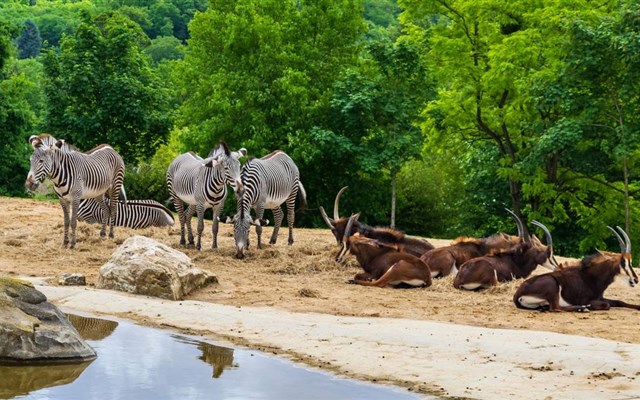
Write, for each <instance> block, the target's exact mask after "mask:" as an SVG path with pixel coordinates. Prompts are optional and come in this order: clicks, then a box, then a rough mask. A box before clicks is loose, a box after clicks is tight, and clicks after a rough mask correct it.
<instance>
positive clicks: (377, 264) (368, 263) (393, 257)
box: [337, 214, 431, 287]
mask: <svg viewBox="0 0 640 400" xmlns="http://www.w3.org/2000/svg"><path fill="white" fill-rule="evenodd" d="M358 216H359V215H357V214H356V215H352V216H351V217H350V218H349V220H348V223H347V226H346V230H345V232H346V234H345V235H344V239H343V241H344V246H343V247H342V250H341V251H340V253H339V254H338V257H337V261H338V262H341V263H343V262H344V258H345V257H346V255H347V253H348V252H351V253H352V254H353V255H354V256H355V257H356V259H357V260H358V263H359V264H360V266H361V267H362V268H363V269H364V272H363V273H359V274H356V276H355V277H354V279H353V280H351V281H349V283H355V284H358V285H364V286H377V287H385V286H387V285H389V286H404V285H407V286H410V287H426V286H431V272H430V271H429V267H427V265H426V264H425V263H424V262H423V261H422V260H420V259H419V258H418V257H416V256H414V255H412V254H409V253H406V252H401V251H399V250H398V245H394V244H389V243H385V242H382V241H380V240H377V239H371V238H367V237H365V236H363V235H361V234H360V233H358V232H356V233H355V234H353V235H351V232H350V231H351V229H352V227H353V224H354V223H355V221H356V220H357V218H358Z"/></svg>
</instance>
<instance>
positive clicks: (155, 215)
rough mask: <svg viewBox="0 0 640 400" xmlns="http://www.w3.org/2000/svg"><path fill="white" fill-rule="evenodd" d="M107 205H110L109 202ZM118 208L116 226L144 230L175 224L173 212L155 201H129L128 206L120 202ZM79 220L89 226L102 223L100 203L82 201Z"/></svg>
mask: <svg viewBox="0 0 640 400" xmlns="http://www.w3.org/2000/svg"><path fill="white" fill-rule="evenodd" d="M107 204H109V203H108V201H107ZM116 208H117V212H116V222H115V225H116V226H122V227H125V228H131V229H143V228H149V227H152V226H155V227H163V226H171V225H173V224H174V223H175V220H174V218H173V214H171V211H169V209H167V208H166V207H165V206H163V205H162V204H161V203H158V202H157V201H155V200H129V199H128V200H127V204H126V205H125V204H124V203H123V202H122V201H118V203H117V205H116ZM78 219H79V220H80V221H84V222H86V223H88V224H96V223H102V221H103V219H104V212H103V211H102V207H101V206H100V203H98V202H97V201H96V200H95V199H82V200H80V209H79V210H78Z"/></svg>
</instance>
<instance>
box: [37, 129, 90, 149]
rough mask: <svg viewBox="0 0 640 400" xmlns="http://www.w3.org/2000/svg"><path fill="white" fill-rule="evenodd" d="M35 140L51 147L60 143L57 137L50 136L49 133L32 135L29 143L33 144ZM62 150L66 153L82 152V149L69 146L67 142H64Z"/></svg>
mask: <svg viewBox="0 0 640 400" xmlns="http://www.w3.org/2000/svg"><path fill="white" fill-rule="evenodd" d="M35 139H39V140H40V142H42V144H44V145H47V146H49V147H51V146H53V145H55V144H56V143H57V142H58V139H56V138H55V137H53V135H50V134H48V133H41V134H39V135H32V136H31V137H30V138H29V143H32V142H33V141H34V140H35ZM61 149H62V150H64V151H80V149H78V148H77V147H76V146H74V145H72V144H69V143H67V142H66V141H64V142H63V145H62V147H61Z"/></svg>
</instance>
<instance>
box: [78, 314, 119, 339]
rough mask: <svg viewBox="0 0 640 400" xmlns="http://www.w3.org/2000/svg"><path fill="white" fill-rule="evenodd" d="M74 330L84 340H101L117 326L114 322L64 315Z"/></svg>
mask: <svg viewBox="0 0 640 400" xmlns="http://www.w3.org/2000/svg"><path fill="white" fill-rule="evenodd" d="M66 315H67V318H68V319H69V321H70V322H71V324H72V325H73V327H74V328H76V330H77V331H78V333H79V334H80V336H82V338H83V339H84V340H102V339H104V338H106V337H107V336H109V335H111V334H112V333H113V331H114V330H115V329H116V327H117V326H118V323H117V322H116V321H110V320H108V319H102V318H93V317H85V316H80V315H75V314H66Z"/></svg>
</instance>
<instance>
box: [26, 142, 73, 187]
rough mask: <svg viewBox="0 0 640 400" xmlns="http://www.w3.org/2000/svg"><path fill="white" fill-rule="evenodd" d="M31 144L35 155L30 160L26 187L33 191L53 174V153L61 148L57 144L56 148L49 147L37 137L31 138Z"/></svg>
mask: <svg viewBox="0 0 640 400" xmlns="http://www.w3.org/2000/svg"><path fill="white" fill-rule="evenodd" d="M29 142H30V143H31V147H33V153H32V154H31V157H30V158H29V162H30V164H31V167H30V169H29V174H28V175H27V180H26V181H25V182H24V185H25V187H26V188H27V189H28V190H31V191H33V190H35V189H36V188H37V187H38V185H40V182H42V181H43V180H44V179H45V178H46V177H47V176H49V174H50V173H51V165H52V163H53V159H52V152H53V151H54V149H57V148H59V147H56V146H57V143H56V145H54V146H50V145H47V144H45V143H44V142H43V141H42V140H41V139H40V138H38V137H36V136H31V138H29ZM63 143H64V142H63Z"/></svg>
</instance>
